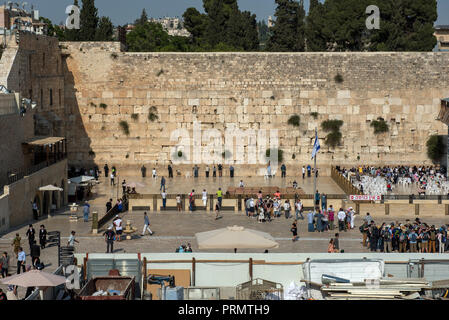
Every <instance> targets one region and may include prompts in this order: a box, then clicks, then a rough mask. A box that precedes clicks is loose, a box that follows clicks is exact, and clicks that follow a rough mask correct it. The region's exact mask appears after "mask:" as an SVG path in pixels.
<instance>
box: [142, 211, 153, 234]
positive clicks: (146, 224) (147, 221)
mask: <svg viewBox="0 0 449 320" xmlns="http://www.w3.org/2000/svg"><path fill="white" fill-rule="evenodd" d="M143 223H144V225H143V231H142V237H143V236H144V235H145V232H146V231H147V230H148V232H149V233H150V236H152V235H153V231H151V229H150V225H151V224H150V218H148V215H147V213H146V211H145V212H144V213H143Z"/></svg>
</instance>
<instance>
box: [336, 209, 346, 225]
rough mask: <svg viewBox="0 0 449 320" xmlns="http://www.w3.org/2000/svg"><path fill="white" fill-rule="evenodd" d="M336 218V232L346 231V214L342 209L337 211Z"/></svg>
mask: <svg viewBox="0 0 449 320" xmlns="http://www.w3.org/2000/svg"><path fill="white" fill-rule="evenodd" d="M337 217H338V230H339V231H343V230H345V231H346V229H345V218H346V213H345V212H344V210H343V208H340V211H338V214H337Z"/></svg>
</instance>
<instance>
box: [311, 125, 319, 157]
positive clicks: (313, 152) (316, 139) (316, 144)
mask: <svg viewBox="0 0 449 320" xmlns="http://www.w3.org/2000/svg"><path fill="white" fill-rule="evenodd" d="M318 150H320V141H319V140H318V131H317V130H316V129H315V143H314V144H313V150H312V160H313V158H315V157H316V154H317V152H318Z"/></svg>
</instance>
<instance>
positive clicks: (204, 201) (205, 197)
mask: <svg viewBox="0 0 449 320" xmlns="http://www.w3.org/2000/svg"><path fill="white" fill-rule="evenodd" d="M201 199H202V200H203V206H204V208H205V209H207V191H206V189H203V195H202V198H201Z"/></svg>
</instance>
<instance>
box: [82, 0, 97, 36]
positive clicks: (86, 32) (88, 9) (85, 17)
mask: <svg viewBox="0 0 449 320" xmlns="http://www.w3.org/2000/svg"><path fill="white" fill-rule="evenodd" d="M82 1H83V8H82V9H81V15H80V31H79V35H80V40H81V41H94V40H95V35H96V32H97V26H98V9H97V8H96V7H95V0H82Z"/></svg>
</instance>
